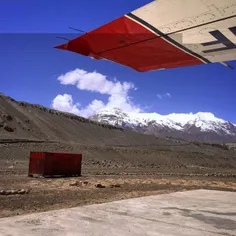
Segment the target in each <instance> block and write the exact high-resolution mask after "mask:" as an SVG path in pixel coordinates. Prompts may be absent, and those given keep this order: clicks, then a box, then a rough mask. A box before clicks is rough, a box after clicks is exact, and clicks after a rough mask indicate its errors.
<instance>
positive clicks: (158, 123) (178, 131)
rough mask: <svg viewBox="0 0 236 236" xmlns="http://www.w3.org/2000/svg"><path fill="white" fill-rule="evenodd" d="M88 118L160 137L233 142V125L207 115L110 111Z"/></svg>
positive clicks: (201, 113)
mask: <svg viewBox="0 0 236 236" xmlns="http://www.w3.org/2000/svg"><path fill="white" fill-rule="evenodd" d="M90 119H91V120H93V121H98V122H101V123H105V124H111V125H115V126H121V127H124V128H129V129H132V130H134V131H138V132H142V133H145V134H153V135H156V136H161V137H164V136H165V137H173V138H179V139H187V140H191V141H202V142H212V143H222V142H234V141H236V125H235V124H233V123H231V122H229V121H225V120H223V119H220V118H217V117H215V115H214V114H212V113H209V112H198V113H196V114H193V113H189V114H175V113H174V114H169V115H160V114H157V113H132V112H124V111H122V110H121V109H119V108H113V109H112V110H102V111H100V112H98V113H97V114H95V115H93V116H91V117H90Z"/></svg>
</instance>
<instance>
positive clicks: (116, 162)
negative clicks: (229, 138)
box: [0, 142, 236, 218]
mask: <svg viewBox="0 0 236 236" xmlns="http://www.w3.org/2000/svg"><path fill="white" fill-rule="evenodd" d="M30 151H54V152H75V153H82V154H83V160H82V176H81V177H77V178H31V177H28V175H27V174H28V165H29V153H30ZM235 156H236V152H234V151H227V150H222V149H220V148H215V147H208V146H204V147H201V146H197V145H189V146H187V145H186V146H184V147H183V146H174V147H172V146H171V147H169V146H168V148H167V147H163V146H161V145H159V146H152V147H150V146H146V147H145V146H144V147H142V146H133V147H132V146H126V147H109V146H108V147H106V146H95V145H80V144H70V143H50V142H48V143H47V142H44V143H31V142H26V143H25V142H23V143H22V142H17V143H8V142H6V143H0V193H1V191H9V190H13V191H14V190H15V191H16V190H20V189H24V190H27V191H28V193H25V194H10V195H2V194H0V218H2V217H9V216H15V215H21V214H28V213H32V212H42V211H49V210H54V209H61V208H68V207H76V206H81V205H86V204H95V203H104V202H109V201H114V200H122V199H127V198H133V197H141V196H148V195H155V194H163V193H169V192H174V191H186V190H191V189H200V188H205V189H216V190H228V191H236V172H235V167H236V158H235ZM97 184H101V185H102V187H103V188H97V187H96V185H97ZM112 185H113V186H112ZM100 187H101V186H100Z"/></svg>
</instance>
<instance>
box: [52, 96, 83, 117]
mask: <svg viewBox="0 0 236 236" xmlns="http://www.w3.org/2000/svg"><path fill="white" fill-rule="evenodd" d="M52 107H53V108H54V109H57V110H59V111H64V112H70V113H74V114H76V115H79V114H80V111H79V108H78V107H79V104H78V103H77V104H74V103H73V98H72V96H71V95H69V94H64V95H57V96H56V97H55V98H54V100H53V101H52Z"/></svg>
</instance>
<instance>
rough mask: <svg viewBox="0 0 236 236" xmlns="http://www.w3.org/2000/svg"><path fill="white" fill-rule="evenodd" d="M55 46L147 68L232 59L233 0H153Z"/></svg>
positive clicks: (235, 49)
mask: <svg viewBox="0 0 236 236" xmlns="http://www.w3.org/2000/svg"><path fill="white" fill-rule="evenodd" d="M56 48H59V49H64V50H69V51H72V52H76V53H79V54H82V55H84V56H90V57H93V58H95V59H107V60H110V61H113V62H116V63H119V64H122V65H124V66H128V67H130V68H132V69H134V70H137V71H142V72H144V71H150V70H158V69H168V68H176V67H183V66H193V65H199V64H204V63H214V62H224V61H231V60H235V59H236V0H156V1H153V2H151V3H149V4H147V5H145V6H143V7H141V8H139V9H137V10H135V11H133V12H131V13H128V14H127V15H124V16H122V17H120V18H118V19H116V20H114V21H112V22H109V23H107V24H105V25H103V26H101V27H99V28H97V29H95V30H92V31H90V32H88V33H85V34H83V35H81V36H80V37H77V38H75V39H72V40H70V41H69V42H68V43H66V44H63V45H59V46H56Z"/></svg>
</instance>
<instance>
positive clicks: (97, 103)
mask: <svg viewBox="0 0 236 236" xmlns="http://www.w3.org/2000/svg"><path fill="white" fill-rule="evenodd" d="M58 80H59V81H60V83H61V84H63V85H75V86H76V87H77V88H78V89H80V90H86V91H90V92H97V93H100V94H106V95H109V98H108V101H107V103H106V104H105V103H104V102H103V101H101V100H97V99H95V100H93V101H92V102H91V103H90V104H89V105H87V106H86V107H84V108H81V109H79V104H74V103H73V99H72V96H71V95H69V94H64V95H58V96H56V97H55V99H54V100H53V102H52V107H53V108H54V109H57V110H61V111H65V112H71V113H75V114H77V115H82V116H85V117H89V116H91V115H93V114H95V113H96V112H98V111H100V110H102V109H112V108H114V107H118V108H121V109H122V110H124V111H126V112H140V111H141V109H140V108H139V107H138V106H136V105H134V104H133V103H132V101H131V98H130V97H129V95H128V93H129V92H130V90H136V88H135V86H134V84H133V83H130V82H123V83H122V82H120V81H118V80H117V79H116V78H115V79H113V80H108V79H107V76H105V75H103V74H100V73H97V72H95V71H94V72H87V71H85V70H81V69H76V70H73V71H70V72H68V73H66V74H64V75H61V76H59V77H58Z"/></svg>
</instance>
